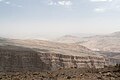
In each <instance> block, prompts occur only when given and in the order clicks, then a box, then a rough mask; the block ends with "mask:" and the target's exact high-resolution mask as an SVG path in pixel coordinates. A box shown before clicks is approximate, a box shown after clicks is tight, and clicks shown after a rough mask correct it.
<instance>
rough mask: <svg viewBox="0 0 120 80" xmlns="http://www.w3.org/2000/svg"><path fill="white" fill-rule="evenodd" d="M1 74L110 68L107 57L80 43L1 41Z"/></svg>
mask: <svg viewBox="0 0 120 80" xmlns="http://www.w3.org/2000/svg"><path fill="white" fill-rule="evenodd" d="M0 41H1V44H0V71H43V70H55V69H59V68H70V67H76V68H80V67H89V68H92V67H96V68H103V67H104V66H105V65H106V63H107V62H106V57H105V56H103V55H100V54H99V53H98V52H94V51H92V50H90V49H88V48H86V47H84V46H81V45H78V44H76V43H71V44H70V43H69V44H68V43H57V42H51V41H45V40H29V39H28V40H20V39H4V40H2V39H1V40H0Z"/></svg>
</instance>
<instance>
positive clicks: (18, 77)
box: [0, 67, 120, 80]
mask: <svg viewBox="0 0 120 80" xmlns="http://www.w3.org/2000/svg"><path fill="white" fill-rule="evenodd" d="M0 80H120V68H118V67H106V68H103V69H95V68H93V69H90V68H79V69H76V68H68V69H59V70H56V71H49V72H48V71H46V72H9V73H0Z"/></svg>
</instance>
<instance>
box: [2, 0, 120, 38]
mask: <svg viewBox="0 0 120 80" xmlns="http://www.w3.org/2000/svg"><path fill="white" fill-rule="evenodd" d="M115 31H120V0H0V36H1V37H12V38H20V37H21V38H23V37H28V36H29V37H34V38H35V37H38V36H43V37H46V36H60V35H65V34H72V33H85V34H88V33H95V34H101V33H102V34H107V33H112V32H115Z"/></svg>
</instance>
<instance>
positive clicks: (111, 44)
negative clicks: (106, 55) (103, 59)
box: [79, 32, 120, 52]
mask: <svg viewBox="0 0 120 80" xmlns="http://www.w3.org/2000/svg"><path fill="white" fill-rule="evenodd" d="M79 44H80V45H83V46H85V47H87V48H89V49H91V50H97V51H109V52H120V32H115V33H112V34H108V35H97V36H92V37H86V38H84V41H83V42H79Z"/></svg>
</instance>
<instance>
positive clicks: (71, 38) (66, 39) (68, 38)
mask: <svg viewBox="0 0 120 80" xmlns="http://www.w3.org/2000/svg"><path fill="white" fill-rule="evenodd" d="M93 35H94V34H83V33H80V34H70V35H64V36H62V37H59V38H57V39H55V40H53V41H55V42H60V43H75V42H79V41H83V38H84V37H89V36H93Z"/></svg>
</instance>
